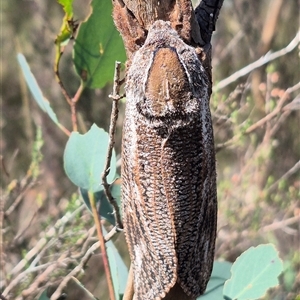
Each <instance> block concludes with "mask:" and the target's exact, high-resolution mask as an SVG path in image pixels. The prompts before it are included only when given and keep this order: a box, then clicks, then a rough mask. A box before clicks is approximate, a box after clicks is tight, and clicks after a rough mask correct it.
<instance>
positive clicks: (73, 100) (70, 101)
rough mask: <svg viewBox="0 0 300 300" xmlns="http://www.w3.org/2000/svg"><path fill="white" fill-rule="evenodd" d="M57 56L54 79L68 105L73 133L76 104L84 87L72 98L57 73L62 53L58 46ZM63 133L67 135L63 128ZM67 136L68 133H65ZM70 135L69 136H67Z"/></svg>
mask: <svg viewBox="0 0 300 300" xmlns="http://www.w3.org/2000/svg"><path fill="white" fill-rule="evenodd" d="M56 51H57V54H56V58H55V63H54V73H55V77H56V80H57V82H58V84H59V86H60V88H61V91H62V94H63V95H64V97H65V99H66V100H67V102H68V104H69V105H70V108H71V120H72V128H73V131H78V126H77V116H76V103H77V102H78V100H79V98H80V96H81V94H82V92H83V90H84V86H83V84H82V83H81V84H80V86H79V88H78V90H77V92H76V94H75V96H74V97H73V98H72V97H71V96H70V95H69V94H68V92H67V90H66V88H65V86H64V84H63V82H62V80H61V78H60V73H59V62H60V59H61V57H62V55H63V53H64V47H63V48H62V47H61V46H60V45H58V46H57V50H56ZM61 129H62V130H63V131H64V132H65V133H67V131H65V130H64V128H61ZM67 134H68V133H67ZM68 135H70V134H68Z"/></svg>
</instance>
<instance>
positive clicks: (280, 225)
mask: <svg viewBox="0 0 300 300" xmlns="http://www.w3.org/2000/svg"><path fill="white" fill-rule="evenodd" d="M299 221H300V215H298V216H294V217H291V218H289V219H286V220H282V221H278V222H274V223H272V224H270V225H267V226H265V227H263V228H262V229H261V230H260V231H262V232H268V231H273V230H276V229H280V228H283V227H286V226H288V225H291V224H294V223H296V222H299Z"/></svg>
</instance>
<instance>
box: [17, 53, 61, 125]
mask: <svg viewBox="0 0 300 300" xmlns="http://www.w3.org/2000/svg"><path fill="white" fill-rule="evenodd" d="M17 58H18V62H19V64H20V66H21V69H22V72H23V75H24V77H25V80H26V83H27V85H28V87H29V90H30V92H31V94H32V95H33V98H34V100H35V101H36V103H37V104H38V105H39V107H40V108H41V109H42V110H43V111H44V112H45V113H47V114H48V116H49V117H50V118H51V120H52V121H53V122H54V123H55V124H57V125H60V124H59V122H58V119H57V117H56V114H55V113H54V111H53V110H52V108H51V106H50V103H49V101H48V100H47V99H46V98H45V97H44V96H43V93H42V91H41V89H40V87H39V85H38V83H37V81H36V79H35V77H34V76H33V74H32V72H31V70H30V67H29V65H28V63H27V61H26V58H25V57H24V55H23V54H21V53H18V55H17Z"/></svg>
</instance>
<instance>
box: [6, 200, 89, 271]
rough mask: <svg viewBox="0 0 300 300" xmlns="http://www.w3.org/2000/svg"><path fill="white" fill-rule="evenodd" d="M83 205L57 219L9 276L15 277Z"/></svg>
mask: <svg viewBox="0 0 300 300" xmlns="http://www.w3.org/2000/svg"><path fill="white" fill-rule="evenodd" d="M84 207H85V206H84V205H81V206H80V207H78V208H77V209H76V210H75V211H74V212H73V213H72V214H70V215H69V216H66V215H64V216H63V217H62V218H61V219H59V220H58V221H57V222H56V223H55V225H54V226H53V227H51V228H50V229H49V230H48V231H47V232H46V233H45V235H44V236H43V237H42V238H41V239H40V240H39V241H38V242H37V243H36V245H35V246H34V247H33V248H32V249H31V250H30V251H29V252H28V253H27V254H26V255H25V257H24V258H23V259H22V260H21V261H20V262H19V263H18V264H17V265H16V266H15V267H14V268H13V269H12V271H11V272H10V274H9V275H15V274H17V273H19V272H20V271H21V270H22V269H23V268H24V267H26V265H27V264H28V261H30V260H31V259H32V258H33V257H35V256H36V255H37V254H38V253H39V252H40V251H41V250H42V249H43V248H44V247H45V245H46V244H47V242H48V241H49V240H50V239H51V238H52V237H53V236H55V234H56V232H57V230H58V229H59V228H60V227H61V226H64V225H65V224H66V223H68V222H69V221H71V220H72V219H73V218H75V217H76V215H77V214H78V212H80V211H82V210H83V209H84Z"/></svg>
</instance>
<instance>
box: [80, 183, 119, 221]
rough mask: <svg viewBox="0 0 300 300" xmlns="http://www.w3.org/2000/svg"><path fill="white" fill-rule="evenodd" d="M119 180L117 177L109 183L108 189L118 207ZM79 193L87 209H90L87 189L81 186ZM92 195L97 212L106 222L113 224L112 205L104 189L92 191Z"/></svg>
mask: <svg viewBox="0 0 300 300" xmlns="http://www.w3.org/2000/svg"><path fill="white" fill-rule="evenodd" d="M119 181H120V180H118V179H117V180H115V181H114V182H113V183H112V184H111V186H110V191H111V194H112V196H113V197H114V199H115V200H116V201H117V203H118V205H119V207H120V205H121V186H120V183H119ZM80 193H81V196H82V199H83V201H84V203H85V204H86V206H87V207H88V209H89V210H90V211H91V204H90V199H89V195H88V191H87V190H85V189H82V188H81V189H80ZM94 196H95V201H96V207H97V210H98V214H99V215H100V216H101V217H102V218H104V219H106V220H107V221H108V222H110V223H111V224H112V225H115V224H116V222H115V218H114V215H113V207H112V206H111V205H110V203H109V202H108V200H107V198H106V195H105V192H104V190H101V191H99V192H96V193H94Z"/></svg>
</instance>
